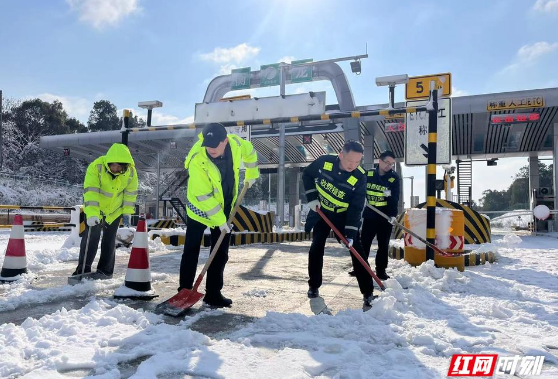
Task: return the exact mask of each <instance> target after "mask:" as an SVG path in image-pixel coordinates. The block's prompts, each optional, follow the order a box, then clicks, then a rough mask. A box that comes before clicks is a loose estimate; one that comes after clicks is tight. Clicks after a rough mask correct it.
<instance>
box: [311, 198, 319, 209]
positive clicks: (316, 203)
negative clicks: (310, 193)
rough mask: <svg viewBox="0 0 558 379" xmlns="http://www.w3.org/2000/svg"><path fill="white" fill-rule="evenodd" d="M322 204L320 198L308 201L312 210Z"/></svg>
mask: <svg viewBox="0 0 558 379" xmlns="http://www.w3.org/2000/svg"><path fill="white" fill-rule="evenodd" d="M319 206H320V200H318V199H316V200H312V201H311V202H309V203H308V208H310V210H312V211H315V210H316V207H319Z"/></svg>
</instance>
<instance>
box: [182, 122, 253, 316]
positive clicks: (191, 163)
mask: <svg viewBox="0 0 558 379" xmlns="http://www.w3.org/2000/svg"><path fill="white" fill-rule="evenodd" d="M242 163H243V164H244V167H245V168H246V172H245V175H244V185H245V186H246V185H247V186H248V187H251V186H252V185H253V184H254V182H255V181H256V179H257V178H258V177H259V176H260V174H259V170H258V155H257V153H256V150H255V149H254V147H253V146H252V143H250V142H249V141H245V140H243V139H242V138H240V137H239V136H237V135H235V134H227V130H226V129H225V127H224V126H223V125H221V124H219V123H211V124H208V125H206V126H205V127H204V128H203V131H202V133H201V134H200V135H199V141H198V142H196V143H195V144H194V146H193V147H192V149H191V150H190V152H189V153H188V156H187V157H186V161H185V162H184V167H185V168H186V169H187V170H188V173H189V177H188V188H187V193H186V211H187V213H188V221H187V228H186V241H185V243H184V253H183V254H182V261H181V263H180V287H179V289H178V290H179V291H180V290H182V289H184V288H187V289H191V288H192V287H193V284H194V277H195V276H196V268H197V265H198V256H199V254H200V246H201V242H202V238H203V234H204V231H205V229H206V228H207V227H209V228H210V232H211V250H213V247H214V245H215V242H217V239H218V238H219V235H220V234H221V233H226V236H225V238H224V239H223V242H222V243H221V246H220V247H219V249H218V251H217V254H216V255H215V258H214V259H213V262H211V265H210V266H209V269H208V270H207V280H206V291H205V297H204V302H205V303H206V304H208V305H210V306H213V307H219V308H221V307H230V306H231V304H232V300H231V299H227V298H226V297H224V296H223V295H222V294H221V290H222V289H223V272H224V270H225V264H226V263H227V261H228V259H229V239H230V229H229V225H227V219H228V217H229V215H230V213H231V210H232V208H233V206H234V204H235V202H236V198H237V196H238V184H239V172H240V166H241V164H242Z"/></svg>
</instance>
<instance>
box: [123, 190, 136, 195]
mask: <svg viewBox="0 0 558 379" xmlns="http://www.w3.org/2000/svg"><path fill="white" fill-rule="evenodd" d="M137 194H138V191H124V195H125V196H136V195H137Z"/></svg>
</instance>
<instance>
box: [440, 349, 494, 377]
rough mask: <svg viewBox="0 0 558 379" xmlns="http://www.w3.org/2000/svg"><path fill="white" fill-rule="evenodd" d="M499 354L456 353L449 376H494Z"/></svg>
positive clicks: (452, 359)
mask: <svg viewBox="0 0 558 379" xmlns="http://www.w3.org/2000/svg"><path fill="white" fill-rule="evenodd" d="M497 361H498V354H454V355H453V357H452V358H451V363H450V367H449V369H448V376H492V375H493V374H494V369H495V368H496V363H497Z"/></svg>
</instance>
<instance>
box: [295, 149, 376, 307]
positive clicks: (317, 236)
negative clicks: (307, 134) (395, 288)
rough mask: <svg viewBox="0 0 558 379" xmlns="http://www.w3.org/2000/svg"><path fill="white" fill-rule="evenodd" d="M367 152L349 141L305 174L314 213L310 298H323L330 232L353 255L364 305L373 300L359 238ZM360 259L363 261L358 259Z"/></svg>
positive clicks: (311, 219) (309, 220) (309, 226)
mask: <svg viewBox="0 0 558 379" xmlns="http://www.w3.org/2000/svg"><path fill="white" fill-rule="evenodd" d="M363 153H364V149H363V147H362V145H361V144H360V143H359V142H357V141H347V142H346V143H345V145H344V146H343V149H342V151H341V152H340V153H339V155H323V156H321V157H319V158H318V159H316V160H315V161H314V162H312V164H310V165H309V166H308V167H306V169H304V172H303V174H302V181H303V183H304V190H305V193H306V198H307V199H308V206H309V208H310V213H309V214H308V217H307V220H306V231H307V232H309V231H310V230H312V229H313V230H314V236H313V238H312V245H311V246H310V252H309V256H308V275H309V277H310V280H308V285H309V290H308V297H309V298H316V297H318V296H319V290H318V289H319V287H320V286H321V285H322V268H323V263H324V248H325V243H326V239H327V237H328V235H329V232H330V230H332V229H333V230H334V231H335V232H336V234H337V233H340V236H338V238H339V240H340V241H342V243H344V244H345V245H346V246H347V248H349V250H350V251H351V258H352V261H353V267H354V269H355V272H356V276H357V280H358V285H359V287H360V292H361V293H362V295H363V299H364V304H365V305H366V306H370V303H371V302H372V300H373V290H374V287H373V284H372V276H371V274H370V273H369V270H370V267H365V265H366V262H365V261H364V260H362V259H359V258H361V256H362V247H361V244H360V239H359V235H358V229H359V227H360V222H361V217H362V210H363V209H364V203H365V198H366V171H365V170H364V169H363V168H362V167H360V161H361V160H362V156H363ZM356 255H358V256H359V257H358V258H357V256H356Z"/></svg>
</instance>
